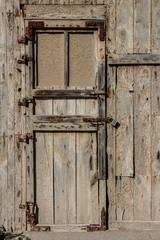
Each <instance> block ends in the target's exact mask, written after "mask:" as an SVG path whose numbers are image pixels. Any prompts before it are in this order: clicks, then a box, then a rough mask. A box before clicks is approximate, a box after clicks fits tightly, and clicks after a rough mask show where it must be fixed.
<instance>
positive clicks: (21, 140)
mask: <svg viewBox="0 0 160 240" xmlns="http://www.w3.org/2000/svg"><path fill="white" fill-rule="evenodd" d="M30 139H34V137H33V135H32V134H31V133H27V134H26V136H24V137H19V139H18V142H24V143H27V144H29V140H30Z"/></svg>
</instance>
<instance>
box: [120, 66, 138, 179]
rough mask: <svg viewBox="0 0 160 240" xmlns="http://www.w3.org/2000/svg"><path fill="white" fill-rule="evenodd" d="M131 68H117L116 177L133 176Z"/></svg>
mask: <svg viewBox="0 0 160 240" xmlns="http://www.w3.org/2000/svg"><path fill="white" fill-rule="evenodd" d="M133 91H134V90H133V68H132V67H131V68H126V67H119V68H118V70H117V87H116V119H117V121H118V122H119V123H120V127H119V129H117V130H116V176H126V177H131V176H133V172H134V170H133Z"/></svg>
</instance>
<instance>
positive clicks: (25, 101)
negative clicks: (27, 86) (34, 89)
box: [18, 98, 33, 107]
mask: <svg viewBox="0 0 160 240" xmlns="http://www.w3.org/2000/svg"><path fill="white" fill-rule="evenodd" d="M29 103H33V99H32V98H23V99H22V100H20V99H19V101H18V106H25V107H29Z"/></svg>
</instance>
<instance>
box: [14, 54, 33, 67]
mask: <svg viewBox="0 0 160 240" xmlns="http://www.w3.org/2000/svg"><path fill="white" fill-rule="evenodd" d="M32 59H33V58H32V57H28V56H23V57H22V59H19V60H18V61H17V62H18V64H25V65H26V66H28V62H29V61H32Z"/></svg>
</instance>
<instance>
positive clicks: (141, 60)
mask: <svg viewBox="0 0 160 240" xmlns="http://www.w3.org/2000/svg"><path fill="white" fill-rule="evenodd" d="M108 64H109V65H110V66H120V65H160V55H159V54H151V53H135V54H120V55H114V54H113V55H109V56H108Z"/></svg>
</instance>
